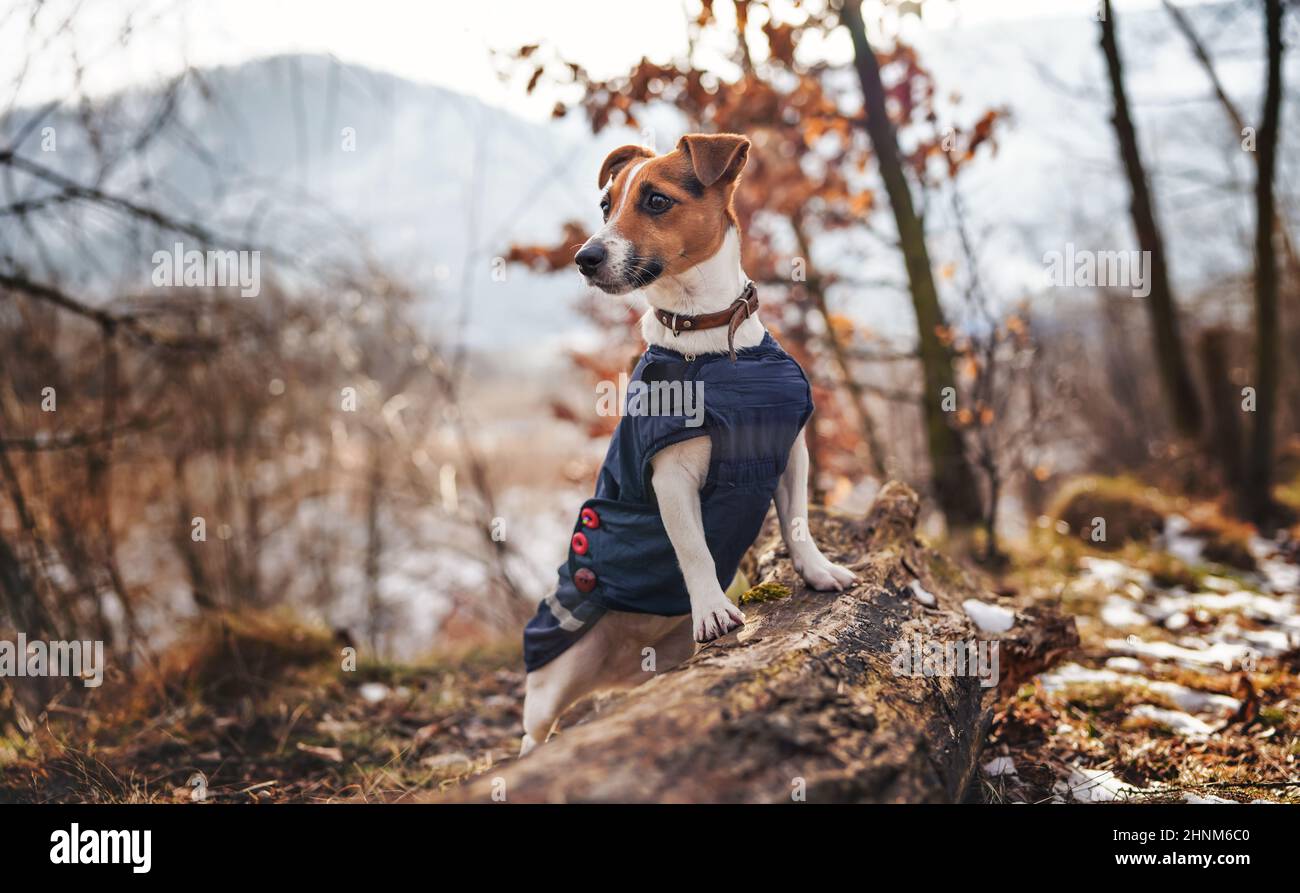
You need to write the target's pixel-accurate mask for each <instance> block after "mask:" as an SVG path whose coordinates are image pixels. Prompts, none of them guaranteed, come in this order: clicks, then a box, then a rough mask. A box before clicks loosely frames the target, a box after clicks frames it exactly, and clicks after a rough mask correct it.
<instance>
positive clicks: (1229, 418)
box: [1200, 327, 1246, 493]
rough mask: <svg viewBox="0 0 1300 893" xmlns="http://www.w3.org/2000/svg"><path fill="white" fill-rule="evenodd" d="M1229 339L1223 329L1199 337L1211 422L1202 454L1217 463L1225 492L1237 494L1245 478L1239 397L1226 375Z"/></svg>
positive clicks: (1204, 333)
mask: <svg viewBox="0 0 1300 893" xmlns="http://www.w3.org/2000/svg"><path fill="white" fill-rule="evenodd" d="M1230 335H1231V332H1230V331H1229V330H1228V329H1226V328H1222V327H1215V328H1212V329H1206V330H1205V331H1204V332H1202V333H1201V338H1200V346H1201V369H1202V371H1203V372H1204V375H1205V384H1206V406H1207V408H1208V409H1209V420H1210V431H1208V432H1207V434H1206V438H1205V439H1206V443H1205V450H1206V453H1207V454H1208V455H1210V456H1213V457H1214V459H1215V461H1216V462H1217V463H1218V465H1219V469H1220V470H1221V471H1222V473H1223V483H1224V484H1225V485H1226V487H1227V489H1228V491H1229V492H1232V493H1240V492H1241V489H1242V485H1243V483H1244V482H1245V477H1246V474H1245V471H1244V468H1243V462H1242V449H1243V439H1242V432H1241V395H1240V394H1238V393H1237V392H1236V390H1235V389H1234V388H1233V386H1232V379H1231V377H1230V372H1229V370H1230V366H1231V363H1230V361H1229V350H1228V339H1229V336H1230Z"/></svg>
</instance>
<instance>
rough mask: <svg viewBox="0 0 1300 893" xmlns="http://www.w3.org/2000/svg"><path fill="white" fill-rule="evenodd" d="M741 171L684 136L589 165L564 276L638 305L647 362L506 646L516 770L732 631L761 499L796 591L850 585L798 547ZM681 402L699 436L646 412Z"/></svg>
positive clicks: (798, 421) (801, 511)
mask: <svg viewBox="0 0 1300 893" xmlns="http://www.w3.org/2000/svg"><path fill="white" fill-rule="evenodd" d="M748 158H749V140H747V139H745V138H744V137H742V136H738V135H735V134H726V133H723V134H688V135H687V136H684V137H682V139H681V141H680V142H679V143H678V144H677V148H676V149H675V150H674V151H673V152H669V153H668V154H666V155H656V154H655V153H654V152H652V151H650V150H648V149H645V148H643V147H641V146H623V147H622V148H620V149H615V150H614V151H613V152H611V153H610V155H609V157H607V158H606V159H605V163H604V164H603V165H601V168H600V178H599V182H598V184H597V185H598V186H599V187H600V188H601V189H603V190H604V191H603V193H602V194H601V199H600V208H601V211H602V213H603V214H604V219H605V225H604V227H603V228H602V229H601V230H600V231H599V232H597V233H596V234H595V235H594V236H592V237H591V238H590V239H588V240H587V242H586V244H584V245H583V246H582V248H581V249H580V250H579V251H578V253H577V256H576V258H575V260H576V261H577V264H578V268H579V269H580V270H581V271H582V274H583V276H584V277H585V278H586V281H587V283H588V284H589V285H594V286H595V287H597V288H599V289H601V290H602V291H604V292H607V293H609V294H614V295H622V294H627V293H629V292H633V291H639V292H641V294H642V295H644V296H645V299H646V301H647V302H648V303H649V305H650V309H649V311H648V312H647V313H646V314H645V316H644V318H643V319H642V320H641V334H642V337H643V338H644V339H645V341H646V344H647V345H648V348H647V350H646V352H645V354H644V355H643V356H642V357H641V359H640V361H639V362H638V363H637V366H636V369H635V370H634V372H633V373H632V384H633V387H630V388H629V395H630V396H629V399H628V401H627V405H626V406H625V407H624V413H623V415H622V417H621V418H620V420H619V424H618V428H617V429H616V430H615V432H614V436H613V438H612V440H611V442H610V446H609V451H608V452H607V454H606V456H605V462H604V465H603V466H602V467H601V470H600V476H599V478H598V480H597V484H596V493H595V496H593V497H592V498H591V499H589V500H587V502H585V503H584V504H583V507H582V510H581V512H580V514H579V516H578V520H577V521H576V523H575V525H574V532H573V538H572V541H571V543H570V548H569V557H568V560H567V561H566V562H565V564H564V565H562V566H561V567H560V569H559V584H558V586H557V588H556V591H555V592H554V593H552V594H551V595H549V596H548V597H547V598H545V599H544V600H543V601H542V603H541V604H540V605H539V606H538V610H537V615H536V616H535V617H534V618H533V619H532V620H531V621H529V623H528V626H527V628H526V629H525V630H524V663H525V665H526V668H527V670H528V678H527V683H526V696H525V701H524V732H525V734H524V737H523V745H522V748H521V755H522V754H525V753H527V752H528V751H529V750H531V749H532V748H533V747H534V746H535V745H536V744H538V743H541V742H543V741H545V740H546V737H547V735H548V734H549V733H550V731H551V728H552V726H553V725H554V723H555V721H556V719H557V718H558V717H559V716H560V714H561V713H562V712H563V711H564V709H565V708H566V707H568V706H569V705H570V704H572V703H573V702H574V701H576V700H577V699H578V698H580V697H582V696H583V695H585V694H587V693H589V692H592V691H595V690H597V689H602V688H616V687H626V686H630V685H634V684H636V683H637V682H640V681H643V680H645V679H647V678H649V677H650V676H653V675H654V674H655V673H657V672H664V671H666V670H668V669H671V668H672V667H673V666H676V665H677V664H679V663H681V662H682V661H684V660H686V659H687V658H688V657H690V656H691V655H692V654H694V652H695V646H696V643H704V642H711V641H713V640H714V639H717V638H718V637H720V636H724V635H726V634H727V633H729V632H731V631H733V630H735V629H738V628H739V627H741V626H742V625H744V622H745V615H744V613H743V612H742V611H741V610H740V608H739V607H737V606H736V605H734V604H732V603H731V602H730V601H729V600H728V599H727V596H726V595H725V594H724V589H725V588H726V587H727V586H729V585H730V583H731V581H732V578H733V577H734V576H735V573H736V570H737V568H738V566H739V564H740V560H741V557H742V556H743V555H744V553H745V550H747V549H748V548H749V547H750V546H751V545H752V544H753V542H754V540H755V539H756V538H757V536H758V533H759V530H760V528H761V527H762V524H763V520H764V518H765V517H766V515H767V511H768V507H769V506H770V505H771V503H772V502H773V501H775V502H776V511H777V516H778V518H779V521H780V526H781V536H782V539H783V540H784V541H785V545H786V548H787V549H788V550H789V553H790V557H791V559H792V560H793V562H794V566H795V568H796V570H798V572H799V573H800V574H801V575H802V576H803V579H804V580H805V581H806V582H807V584H808V585H809V586H811V587H812V588H814V589H820V590H843V589H844V587H846V586H850V585H852V584H853V583H854V582H855V580H856V578H855V577H854V575H853V573H852V572H851V571H849V570H847V569H846V568H843V567H840V566H839V565H836V564H832V563H831V562H830V561H829V560H828V559H827V558H826V557H825V556H824V555H822V552H821V550H820V549H819V548H818V547H817V544H816V543H815V542H814V541H813V539H812V537H811V534H810V533H809V531H808V447H807V445H806V443H805V440H804V425H805V424H806V423H807V421H808V417H809V416H810V415H811V413H812V409H813V406H812V396H811V388H810V387H809V385H808V380H807V379H806V378H805V377H804V374H803V370H802V369H800V368H799V364H798V363H796V362H795V361H794V360H793V359H792V358H791V357H790V356H789V354H787V353H786V352H785V351H784V350H782V349H781V347H780V345H779V344H777V342H776V340H775V339H774V338H773V337H772V336H771V335H770V334H768V333H767V331H766V330H765V329H764V328H763V324H762V323H761V322H760V321H759V319H758V316H757V314H756V310H757V308H758V297H757V295H756V294H755V292H754V284H753V283H752V282H750V281H749V279H748V277H746V276H745V272H744V270H742V269H741V263H740V229H739V225H738V223H737V221H736V213H735V209H734V207H733V204H732V198H733V196H734V194H735V191H736V183H737V181H738V180H739V178H740V172H741V170H742V169H743V168H744V167H745V162H746V161H747V160H748ZM638 383H640V384H639V389H637V393H636V394H633V393H632V392H633V390H634V388H638ZM674 386H676V390H674V389H673V387H674ZM688 386H689V387H690V388H692V389H693V392H695V393H699V394H700V395H701V396H702V399H703V409H704V412H703V419H702V421H701V419H700V417H699V416H698V414H696V413H686V412H684V411H682V410H683V408H684V407H682V406H681V405H675V406H669V407H668V409H667V410H666V411H664V408H663V407H662V406H660V407H659V408H658V410H653V411H648V410H652V407H651V406H648V405H647V400H646V399H645V397H646V395H647V393H652V392H654V391H656V390H662V391H665V392H667V393H668V394H669V395H674V394H675V395H680V394H682V393H683V392H684V391H685V390H686V389H687V387H688ZM668 402H669V403H670V404H671V403H672V402H673V401H672V400H671V399H670V400H669V401H668ZM678 402H679V404H680V403H681V402H684V401H681V400H679V401H678ZM688 617H689V620H690V623H689V625H688V624H687V622H686V621H687V619H688Z"/></svg>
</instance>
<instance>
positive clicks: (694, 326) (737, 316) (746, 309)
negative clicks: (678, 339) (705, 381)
mask: <svg viewBox="0 0 1300 893" xmlns="http://www.w3.org/2000/svg"><path fill="white" fill-rule="evenodd" d="M757 312H758V290H757V289H755V288H754V283H753V282H747V283H745V290H744V291H742V292H741V293H740V297H738V298H736V300H734V301H732V303H731V306H730V307H728V308H727V309H726V310H719V311H718V312H716V313H701V314H700V315H699V316H682V315H680V314H677V313H669V312H668V311H667V310H660V309H659V308H658V307H656V308H655V318H656V319H658V320H659V322H661V323H663V324H664V327H665V328H667V329H670V330H672V333H673V334H674V335H680V334H681V333H682V332H698V331H700V330H702V329H716V328H718V327H719V326H726V327H727V351H728V352H729V353H730V354H731V362H733V363H734V362H736V343H735V342H736V329H738V328H740V324H741V323H743V322H744V321H745V320H747V319H749V318H750V317H751V316H753V315H754V314H755V313H757Z"/></svg>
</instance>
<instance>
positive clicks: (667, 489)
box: [650, 437, 745, 642]
mask: <svg viewBox="0 0 1300 893" xmlns="http://www.w3.org/2000/svg"><path fill="white" fill-rule="evenodd" d="M712 451H713V445H712V443H711V442H710V441H709V438H707V437H694V438H692V439H690V440H686V441H682V442H681V443H676V444H673V445H672V446H669V447H665V448H664V449H662V450H660V451H659V452H658V453H656V454H655V456H654V458H653V459H651V460H650V466H651V469H652V479H651V480H652V483H653V485H654V491H655V497H656V499H658V501H659V515H660V517H661V518H662V519H663V522H664V530H666V531H667V532H668V539H669V540H670V541H671V542H672V544H673V551H674V552H676V553H677V564H678V565H679V566H680V567H681V569H682V577H683V578H684V579H685V581H686V591H687V592H688V593H690V597H691V630H692V632H693V634H694V636H695V641H697V642H711V641H713V640H714V639H716V638H718V637H719V636H724V635H726V634H727V633H729V632H731V631H732V630H733V629H735V628H736V627H738V626H741V625H743V624H744V622H745V615H744V613H743V612H742V611H741V610H740V608H738V607H736V606H735V605H733V604H732V603H731V602H730V601H728V600H727V596H726V595H724V594H723V592H722V587H721V586H719V585H718V571H717V568H716V566H715V565H714V561H713V556H712V555H711V554H710V553H709V544H708V542H707V541H706V540H705V538H704V516H703V513H702V511H701V509H700V488H701V487H703V486H704V481H705V478H706V477H707V476H708V473H709V457H710V455H711V454H712Z"/></svg>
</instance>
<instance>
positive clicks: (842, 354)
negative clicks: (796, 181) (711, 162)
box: [791, 216, 885, 480]
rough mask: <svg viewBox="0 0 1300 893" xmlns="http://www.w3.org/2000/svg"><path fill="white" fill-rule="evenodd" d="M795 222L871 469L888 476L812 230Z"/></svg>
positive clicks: (810, 293) (800, 221)
mask: <svg viewBox="0 0 1300 893" xmlns="http://www.w3.org/2000/svg"><path fill="white" fill-rule="evenodd" d="M791 226H792V228H793V229H794V237H795V242H796V244H798V246H799V252H800V253H801V254H802V255H803V258H804V263H805V264H806V266H807V274H808V275H807V280H806V281H805V282H804V285H806V286H807V288H808V296H809V297H810V298H812V302H813V306H814V307H816V308H817V313H818V314H819V315H820V316H821V318H822V323H824V324H825V326H826V343H827V345H828V346H829V347H830V349H831V356H833V357H834V358H835V365H836V367H837V368H838V369H839V372H840V380H841V381H842V382H843V384H844V390H846V391H848V393H849V402H850V403H852V404H853V410H854V412H855V413H856V414H857V416H858V422H859V423H860V424H861V426H862V440H863V442H864V443H865V444H866V446H867V452H868V453H869V454H870V456H869V461H870V462H871V470H872V472H873V473H874V474H875V475H876V477H878V478H880V479H881V480H884V478H885V451H884V449H883V448H882V447H881V446H880V438H879V437H877V435H876V422H875V419H873V418H872V417H871V407H870V406H869V405H867V395H866V394H865V393H863V391H862V385H861V384H859V382H858V379H857V377H856V376H854V374H853V367H852V366H851V365H850V363H849V358H848V354H847V352H846V351H845V349H844V344H843V343H842V342H841V341H840V336H839V333H838V332H836V331H835V325H834V322H833V321H832V320H831V311H830V308H829V306H827V303H826V284H825V282H824V281H823V280H822V277H821V273H819V272H818V271H817V268H816V267H814V266H813V263H812V245H811V244H810V243H809V241H808V233H807V232H806V230H805V224H804V222H803V218H802V217H799V216H796V217H795V218H794V219H793V220H792V221H791Z"/></svg>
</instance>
